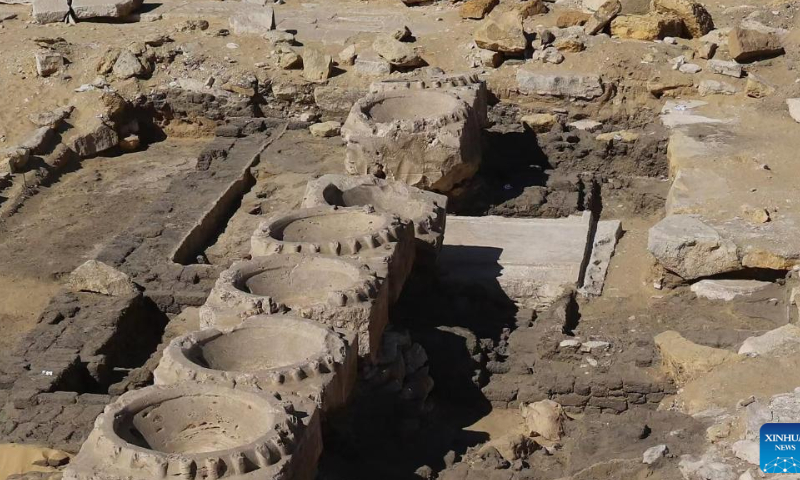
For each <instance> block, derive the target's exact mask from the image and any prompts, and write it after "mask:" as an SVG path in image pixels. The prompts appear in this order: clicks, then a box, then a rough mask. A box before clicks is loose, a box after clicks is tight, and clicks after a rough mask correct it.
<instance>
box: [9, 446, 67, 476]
mask: <svg viewBox="0 0 800 480" xmlns="http://www.w3.org/2000/svg"><path fill="white" fill-rule="evenodd" d="M61 455H64V454H63V453H62V452H59V451H58V450H52V449H49V448H43V447H37V446H34V445H15V444H0V478H6V477H8V476H9V475H14V474H17V473H25V472H55V471H57V470H56V469H55V468H54V467H49V466H47V459H48V458H51V457H55V456H61ZM42 465H44V466H42Z"/></svg>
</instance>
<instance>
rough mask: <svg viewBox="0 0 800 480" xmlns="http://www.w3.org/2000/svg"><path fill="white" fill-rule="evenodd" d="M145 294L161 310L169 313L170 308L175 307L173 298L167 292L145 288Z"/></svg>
mask: <svg viewBox="0 0 800 480" xmlns="http://www.w3.org/2000/svg"><path fill="white" fill-rule="evenodd" d="M145 295H146V296H147V298H149V299H150V300H152V301H153V303H155V304H156V306H157V307H158V309H159V310H161V311H162V312H166V313H170V311H171V310H174V309H175V298H174V297H173V296H172V294H171V293H169V292H165V291H152V290H147V291H146V292H145Z"/></svg>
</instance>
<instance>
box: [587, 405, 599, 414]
mask: <svg viewBox="0 0 800 480" xmlns="http://www.w3.org/2000/svg"><path fill="white" fill-rule="evenodd" d="M602 412H603V409H602V408H600V407H592V406H587V407H586V408H584V409H583V413H585V414H586V415H600V414H601V413H602Z"/></svg>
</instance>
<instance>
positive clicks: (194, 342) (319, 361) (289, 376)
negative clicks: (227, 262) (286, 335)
mask: <svg viewBox="0 0 800 480" xmlns="http://www.w3.org/2000/svg"><path fill="white" fill-rule="evenodd" d="M277 321H284V322H288V323H293V324H295V325H297V326H298V328H314V329H318V330H323V331H325V332H326V333H325V339H324V344H325V349H324V351H322V352H320V353H319V354H318V355H316V356H314V357H312V358H309V359H304V360H301V361H298V362H294V363H289V364H286V365H281V366H279V367H273V368H266V369H264V370H261V371H258V372H242V371H235V370H216V369H213V368H208V367H204V366H202V365H200V364H198V363H196V362H194V361H193V360H191V358H192V356H193V355H192V353H193V351H194V350H195V349H196V348H200V347H201V346H202V345H204V344H205V343H207V342H209V341H211V340H214V339H217V338H219V337H221V336H223V335H227V334H230V333H233V332H236V331H239V330H245V329H254V328H265V329H269V328H272V325H271V323H272V322H277ZM298 324H299V325H298ZM345 353H346V346H345V342H344V340H343V339H342V336H341V334H338V333H337V332H335V331H334V330H333V329H332V328H330V327H327V326H325V325H323V324H321V323H318V322H314V321H311V320H307V319H304V318H301V317H295V316H290V315H285V316H284V315H276V316H267V315H256V316H253V317H249V318H247V319H246V320H245V321H244V322H243V323H242V324H241V325H239V326H238V327H236V328H234V329H233V330H230V331H227V332H223V331H220V330H217V329H215V328H209V329H205V330H200V331H195V332H190V333H188V334H186V335H182V336H180V337H177V338H174V339H173V340H172V341H171V342H170V344H169V345H168V346H167V347H166V348H165V349H164V353H163V357H162V358H163V360H162V362H163V361H168V362H170V363H172V365H165V367H164V369H165V370H168V369H169V370H171V369H172V368H174V366H175V365H177V366H178V368H180V369H181V373H188V374H189V377H190V378H191V379H192V380H202V381H203V382H204V384H206V383H205V382H208V381H211V382H215V381H219V380H223V381H232V382H233V384H234V385H233V387H234V388H236V387H238V386H250V387H257V388H261V385H262V384H265V385H282V384H285V383H290V382H300V381H302V380H304V379H306V378H311V377H316V376H320V375H325V374H328V373H334V372H335V371H336V367H337V365H341V364H342V363H344V360H345ZM159 367H161V364H159ZM168 367H169V368H168ZM182 376H184V377H185V375H182ZM197 377H200V378H197Z"/></svg>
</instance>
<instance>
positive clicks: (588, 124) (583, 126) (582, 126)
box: [567, 119, 603, 132]
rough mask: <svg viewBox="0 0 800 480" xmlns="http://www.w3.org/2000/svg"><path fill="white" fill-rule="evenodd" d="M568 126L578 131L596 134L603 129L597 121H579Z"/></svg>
mask: <svg viewBox="0 0 800 480" xmlns="http://www.w3.org/2000/svg"><path fill="white" fill-rule="evenodd" d="M567 125H568V126H570V127H572V128H574V129H576V130H583V131H585V132H596V131H598V130H600V129H601V128H603V124H602V123H601V122H598V121H595V120H589V119H584V120H578V121H575V122H572V123H568V124H567Z"/></svg>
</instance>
